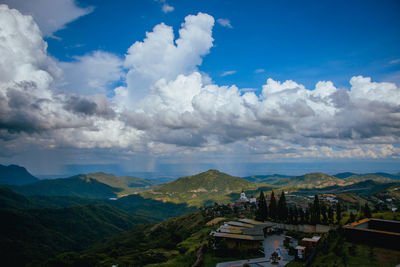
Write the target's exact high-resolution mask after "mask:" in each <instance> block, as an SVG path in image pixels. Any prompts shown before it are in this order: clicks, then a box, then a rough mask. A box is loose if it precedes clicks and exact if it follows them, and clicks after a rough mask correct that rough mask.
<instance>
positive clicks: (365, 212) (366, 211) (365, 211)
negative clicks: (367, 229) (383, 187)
mask: <svg viewBox="0 0 400 267" xmlns="http://www.w3.org/2000/svg"><path fill="white" fill-rule="evenodd" d="M364 215H365V217H367V218H371V217H372V216H371V209H370V208H369V206H368V203H367V202H365V206H364Z"/></svg>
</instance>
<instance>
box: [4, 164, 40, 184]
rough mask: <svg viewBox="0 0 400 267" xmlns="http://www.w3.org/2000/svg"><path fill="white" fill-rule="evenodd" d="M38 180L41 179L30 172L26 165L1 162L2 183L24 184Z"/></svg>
mask: <svg viewBox="0 0 400 267" xmlns="http://www.w3.org/2000/svg"><path fill="white" fill-rule="evenodd" d="M37 181H39V179H38V178H36V177H35V176H33V175H32V174H30V173H29V172H28V171H27V170H26V169H25V168H24V167H20V166H18V165H9V166H4V165H1V164H0V184H9V185H24V184H30V183H35V182H37Z"/></svg>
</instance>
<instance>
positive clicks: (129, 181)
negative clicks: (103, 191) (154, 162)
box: [86, 172, 161, 196]
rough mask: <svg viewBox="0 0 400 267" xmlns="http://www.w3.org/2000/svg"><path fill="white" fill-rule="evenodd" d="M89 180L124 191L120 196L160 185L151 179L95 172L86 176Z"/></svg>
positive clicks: (119, 193)
mask: <svg viewBox="0 0 400 267" xmlns="http://www.w3.org/2000/svg"><path fill="white" fill-rule="evenodd" d="M86 177H87V178H90V179H95V180H96V181H98V182H100V183H103V184H106V185H109V186H111V187H114V188H119V189H122V190H121V191H120V192H118V195H119V196H120V195H128V194H132V193H136V192H140V191H145V190H147V189H149V188H150V187H152V186H155V185H160V184H161V183H160V182H158V181H154V180H150V179H142V178H139V177H134V176H120V177H117V176H115V175H114V174H108V173H104V172H95V173H88V174H86Z"/></svg>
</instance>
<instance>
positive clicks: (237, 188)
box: [142, 170, 265, 207]
mask: <svg viewBox="0 0 400 267" xmlns="http://www.w3.org/2000/svg"><path fill="white" fill-rule="evenodd" d="M261 186H263V185H262V184H256V183H252V182H249V181H247V180H244V179H242V178H239V177H233V176H230V175H228V174H225V173H222V172H219V171H217V170H209V171H206V172H203V173H200V174H197V175H193V176H188V177H182V178H179V179H178V180H175V181H172V182H169V183H166V184H164V185H162V186H160V187H156V188H153V189H152V190H149V191H147V192H144V193H142V196H144V197H148V198H153V199H156V200H161V201H170V202H173V203H187V204H188V205H189V206H197V207H200V206H202V205H203V204H205V203H214V202H225V203H226V202H231V201H232V200H233V199H232V198H231V197H230V196H229V195H230V194H232V193H240V192H241V191H242V190H255V189H257V188H259V187H261ZM264 186H265V185H264Z"/></svg>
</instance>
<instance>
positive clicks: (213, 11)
mask: <svg viewBox="0 0 400 267" xmlns="http://www.w3.org/2000/svg"><path fill="white" fill-rule="evenodd" d="M79 4H80V5H81V6H84V7H87V6H92V7H95V9H94V11H93V12H92V13H90V14H88V15H86V16H84V17H81V18H80V19H78V20H76V21H74V22H72V23H70V24H69V25H68V27H67V28H66V29H64V30H61V31H59V32H57V34H56V35H57V36H59V37H60V38H62V40H56V39H52V38H48V39H46V40H47V42H48V43H49V49H48V51H49V52H50V54H52V55H54V56H55V57H57V58H58V59H60V60H64V61H68V60H71V58H72V57H73V56H76V55H83V54H86V53H88V52H91V51H94V50H105V51H108V52H112V53H115V54H118V55H121V56H122V55H124V54H125V52H126V49H127V48H128V47H129V46H130V45H131V44H132V43H133V42H135V41H139V40H143V38H144V37H145V32H146V31H151V30H152V28H153V27H154V26H155V25H157V24H159V23H160V22H164V23H165V24H167V25H170V26H172V27H173V28H174V29H175V35H177V34H178V33H177V29H178V28H179V25H180V24H181V23H182V21H183V20H184V18H185V16H187V15H188V14H197V13H198V12H204V13H207V14H210V15H212V16H213V17H214V18H215V19H218V18H220V19H221V18H222V19H228V20H229V21H230V24H231V25H232V28H227V27H222V26H220V25H216V27H214V29H213V38H214V39H215V42H214V47H213V48H212V49H211V53H210V54H209V55H207V56H206V57H205V58H204V62H203V64H202V66H201V68H200V69H201V70H202V71H204V72H206V73H208V74H209V75H210V76H211V78H212V79H213V80H215V81H216V82H217V83H218V84H227V85H231V84H236V85H238V86H239V87H241V88H258V89H260V87H261V85H262V84H263V83H264V82H265V80H266V78H268V77H272V78H274V79H277V80H287V79H292V80H295V81H297V82H299V83H302V84H304V85H306V86H307V87H308V88H313V87H314V86H315V84H316V83H317V82H318V81H320V80H329V81H333V82H334V84H335V85H336V86H338V87H348V86H349V83H348V81H349V79H350V78H351V77H352V76H354V75H364V76H373V77H374V79H375V80H376V81H387V80H392V81H395V82H397V83H398V82H399V80H398V77H396V72H398V71H399V70H400V64H390V62H391V61H393V60H397V59H399V58H400V49H399V48H398V47H399V43H400V20H399V19H398V12H399V10H400V3H399V2H398V1H379V2H378V1H335V2H332V1H306V2H296V1H251V2H250V3H248V2H247V1H169V2H168V4H170V5H171V6H173V7H174V11H172V12H169V13H163V12H161V10H160V7H161V6H162V3H159V2H156V1H152V0H144V1H113V3H112V4H110V2H109V1H80V2H79ZM77 46H78V47H77ZM257 69H259V70H260V72H259V73H255V70H257ZM230 70H232V71H236V73H235V74H232V75H228V76H225V77H221V74H222V73H223V72H224V71H230ZM261 70H264V72H261ZM392 75H393V76H392ZM397 76H398V75H397Z"/></svg>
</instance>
